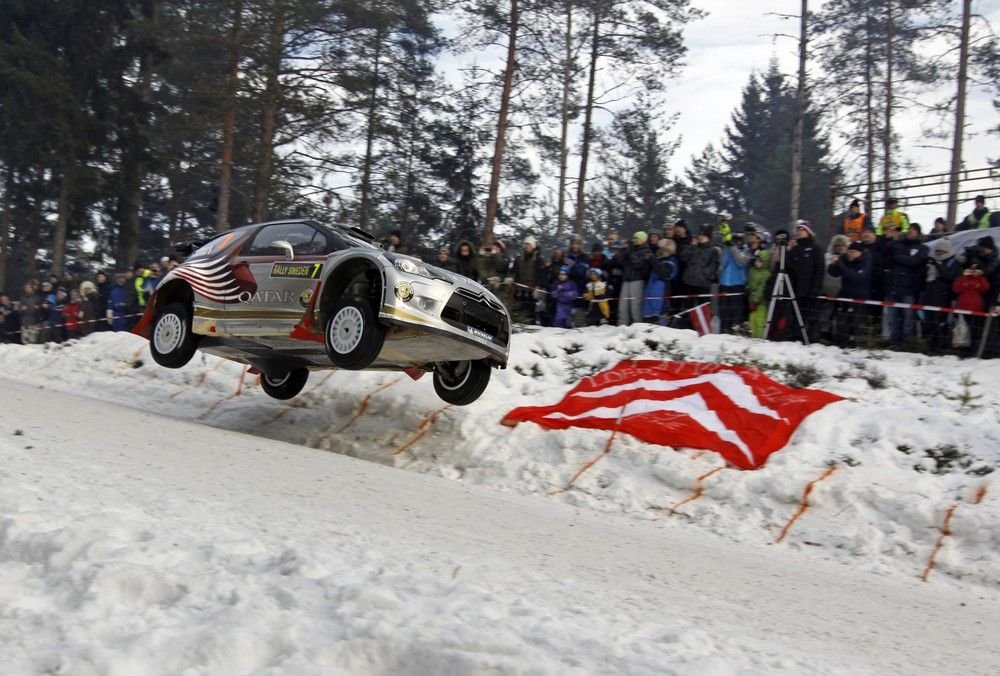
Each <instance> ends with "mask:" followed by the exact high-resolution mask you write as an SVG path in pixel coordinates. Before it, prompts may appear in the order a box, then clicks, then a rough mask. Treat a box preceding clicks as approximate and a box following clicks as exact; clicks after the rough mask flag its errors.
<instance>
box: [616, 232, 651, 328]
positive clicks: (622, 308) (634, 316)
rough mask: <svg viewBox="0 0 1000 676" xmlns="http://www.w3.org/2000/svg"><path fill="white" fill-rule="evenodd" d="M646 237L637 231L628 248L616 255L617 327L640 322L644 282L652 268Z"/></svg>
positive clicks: (643, 233)
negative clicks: (618, 267) (618, 285)
mask: <svg viewBox="0 0 1000 676" xmlns="http://www.w3.org/2000/svg"><path fill="white" fill-rule="evenodd" d="M648 239H649V238H648V236H647V235H646V233H645V231H643V230H639V231H637V232H636V233H635V234H634V235H632V241H631V243H629V245H628V247H626V248H625V249H622V250H621V251H620V252H619V254H618V262H619V264H620V265H621V270H622V288H621V299H620V300H619V301H618V326H629V325H630V324H632V323H633V322H638V321H642V303H643V300H644V296H645V288H646V280H647V279H649V271H650V270H651V269H652V267H653V252H651V251H650V250H649V247H648V246H647V245H646V243H647V240H648Z"/></svg>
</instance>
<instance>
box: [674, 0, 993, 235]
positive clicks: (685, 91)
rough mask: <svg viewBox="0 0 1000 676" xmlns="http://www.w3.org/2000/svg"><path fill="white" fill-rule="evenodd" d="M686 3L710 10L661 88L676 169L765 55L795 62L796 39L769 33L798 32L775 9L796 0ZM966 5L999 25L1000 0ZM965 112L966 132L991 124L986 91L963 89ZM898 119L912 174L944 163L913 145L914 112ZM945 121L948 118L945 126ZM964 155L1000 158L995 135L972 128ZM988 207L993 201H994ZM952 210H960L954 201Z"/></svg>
mask: <svg viewBox="0 0 1000 676" xmlns="http://www.w3.org/2000/svg"><path fill="white" fill-rule="evenodd" d="M692 4H693V5H694V6H695V7H698V8H701V9H704V10H706V11H708V13H709V14H708V16H707V17H705V18H704V19H702V20H700V21H696V22H694V23H692V24H690V25H689V26H688V27H687V28H686V29H685V42H686V44H687V47H688V55H687V58H686V62H687V65H686V66H685V67H684V70H683V72H682V74H681V76H680V78H678V79H677V81H676V82H674V83H672V84H671V85H670V87H669V91H668V100H669V101H670V103H671V109H672V110H673V111H674V112H676V113H679V118H678V120H677V123H676V125H675V126H674V128H673V131H676V132H677V133H679V134H680V135H681V136H682V137H683V143H682V144H681V146H680V148H679V150H678V152H677V154H676V156H675V157H674V159H673V162H672V165H671V169H672V170H673V172H674V173H675V174H676V173H678V172H681V171H683V170H684V169H685V168H686V167H687V166H689V165H690V163H691V157H692V156H693V155H696V154H698V153H700V152H701V151H702V150H703V149H704V148H705V146H706V145H708V144H709V143H716V144H717V143H718V142H719V140H720V139H721V138H722V135H723V132H724V130H725V128H726V125H728V124H729V120H730V117H731V115H732V113H733V110H734V109H736V107H737V106H739V105H740V97H741V94H742V90H743V88H744V87H745V86H746V83H747V80H748V78H749V77H750V74H751V73H752V72H763V71H765V70H767V67H768V64H769V62H770V60H771V59H772V58H776V59H778V63H779V65H780V67H781V70H782V71H783V72H785V73H787V74H790V75H791V76H792V77H793V78H794V76H795V73H796V72H797V70H798V43H797V41H796V40H795V39H793V38H790V37H774V35H775V34H778V33H785V34H797V33H798V20H797V19H781V18H780V17H778V16H777V15H778V14H785V15H798V13H799V9H800V5H801V3H800V0H742V1H741V0H692ZM809 5H810V9H819V7H820V6H821V3H820V2H819V1H818V0H811V1H810V3H809ZM956 5H960V3H958V2H957V0H956ZM972 8H973V12H974V13H978V14H982V15H983V16H986V17H987V18H988V19H989V20H990V22H991V23H992V24H993V25H994V27H995V29H1000V0H973V3H972ZM809 72H810V74H812V75H813V76H814V77H818V74H819V69H818V67H816V66H815V65H810V68H809ZM966 112H967V115H968V123H969V130H970V132H972V133H976V132H981V131H983V130H984V129H987V128H989V127H991V126H992V127H995V126H996V125H997V122H998V120H997V113H996V111H995V110H994V109H993V106H992V103H991V98H990V96H989V93H988V92H985V91H983V90H982V89H978V90H973V91H972V92H970V97H969V101H968V103H967V108H966ZM897 122H898V124H899V131H900V134H901V135H902V137H903V145H904V146H905V147H904V148H902V149H901V150H902V151H903V153H904V155H905V157H906V159H909V160H912V161H913V162H914V163H915V164H916V167H915V168H914V172H915V173H916V174H932V173H941V172H947V171H949V170H950V166H949V165H950V161H951V159H950V158H951V156H950V152H949V151H947V150H932V149H927V148H920V147H917V146H918V145H920V144H923V143H925V142H924V141H923V140H922V134H921V124H922V123H923V121H922V120H921V119H919V118H918V117H916V116H913V117H909V118H903V117H902V116H901V118H900V119H899V120H898V121H897ZM951 124H952V122H951V121H949V122H948V126H949V129H950V126H951ZM834 149H835V150H837V148H836V147H835V148H834ZM963 157H964V160H965V167H966V168H967V169H973V168H978V167H985V166H987V159H988V158H994V159H996V158H1000V137H998V136H996V135H993V136H988V135H985V134H982V133H979V134H978V135H977V136H975V137H974V138H973V139H971V140H967V141H966V143H965V148H964V152H963ZM994 185H995V184H994ZM970 207H971V205H970ZM994 208H1000V204H997V205H995V206H994ZM930 209H934V208H930ZM877 212H878V210H877V209H876V213H877ZM916 212H917V213H915V214H913V215H915V216H918V217H919V218H921V219H925V220H924V221H923V222H924V223H925V224H927V223H930V222H932V221H933V217H931V218H930V220H929V221H928V220H926V219H927V217H928V216H930V214H931V213H932V212H930V211H928V210H927V209H919V208H918V209H916ZM959 213H960V214H962V213H964V211H963V208H962V207H961V206H960V208H959ZM941 215H944V214H943V206H942V214H941Z"/></svg>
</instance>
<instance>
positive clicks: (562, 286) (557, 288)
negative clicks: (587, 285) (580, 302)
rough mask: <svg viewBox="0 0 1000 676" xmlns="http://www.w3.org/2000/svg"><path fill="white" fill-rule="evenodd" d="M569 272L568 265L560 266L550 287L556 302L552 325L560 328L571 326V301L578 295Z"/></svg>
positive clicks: (578, 292) (578, 291)
mask: <svg viewBox="0 0 1000 676" xmlns="http://www.w3.org/2000/svg"><path fill="white" fill-rule="evenodd" d="M569 272H570V269H569V266H568V265H563V266H561V267H560V268H559V277H558V279H556V281H555V282H553V284H552V288H551V289H550V291H551V293H552V298H553V300H555V302H556V318H555V322H553V325H554V326H556V327H557V328H561V329H570V328H573V327H572V322H571V321H570V320H571V319H572V318H573V302H574V301H575V300H576V299H577V297H579V295H580V290H579V289H578V288H577V286H576V282H574V281H573V280H572V279H570V278H569Z"/></svg>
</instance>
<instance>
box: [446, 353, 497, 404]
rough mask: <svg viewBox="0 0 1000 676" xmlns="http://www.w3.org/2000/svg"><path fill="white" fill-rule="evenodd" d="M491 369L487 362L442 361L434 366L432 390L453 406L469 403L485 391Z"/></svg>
mask: <svg viewBox="0 0 1000 676" xmlns="http://www.w3.org/2000/svg"><path fill="white" fill-rule="evenodd" d="M491 372H492V369H491V368H490V365H489V362H487V361H485V360H483V359H478V360H475V361H444V362H438V364H437V365H436V366H435V368H434V391H435V392H437V395H438V396H439V397H441V399H442V400H443V401H446V402H448V403H449V404H454V405H455V406H465V405H467V404H471V403H472V402H474V401H475V400H476V399H479V397H480V396H481V395H482V394H483V392H485V391H486V386H487V385H489V382H490V374H491Z"/></svg>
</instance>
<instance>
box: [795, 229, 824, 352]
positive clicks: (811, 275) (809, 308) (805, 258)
mask: <svg viewBox="0 0 1000 676" xmlns="http://www.w3.org/2000/svg"><path fill="white" fill-rule="evenodd" d="M786 269H787V271H788V279H789V281H790V282H791V284H792V289H793V290H794V291H795V296H796V298H797V300H798V302H799V307H800V310H801V312H802V318H803V319H804V320H805V324H806V330H807V332H808V334H809V339H810V340H815V336H814V335H813V333H814V328H813V327H814V326H815V324H816V319H817V309H818V307H819V299H818V298H817V297H818V296H820V295H821V294H822V293H823V278H824V276H825V274H826V260H825V257H824V252H823V249H822V248H821V247H820V246H819V244H817V243H816V238H815V233H814V232H813V228H812V224H810V223H809V221H802V220H800V221H796V223H795V239H794V240H792V241H790V242H789V243H788V253H787V254H786Z"/></svg>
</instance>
